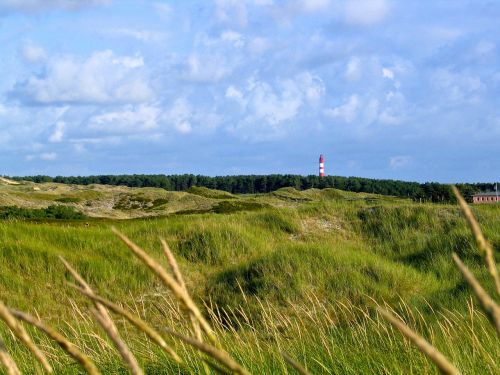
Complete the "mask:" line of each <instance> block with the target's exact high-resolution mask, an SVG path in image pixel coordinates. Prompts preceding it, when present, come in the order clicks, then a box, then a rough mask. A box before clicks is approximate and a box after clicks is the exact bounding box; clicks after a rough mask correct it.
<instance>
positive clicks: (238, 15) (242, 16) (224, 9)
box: [215, 0, 248, 27]
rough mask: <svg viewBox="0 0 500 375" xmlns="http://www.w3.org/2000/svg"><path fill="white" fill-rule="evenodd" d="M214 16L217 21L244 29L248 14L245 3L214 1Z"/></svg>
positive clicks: (239, 1) (237, 0) (232, 0)
mask: <svg viewBox="0 0 500 375" xmlns="http://www.w3.org/2000/svg"><path fill="white" fill-rule="evenodd" d="M215 16H216V19H217V21H219V22H221V23H226V24H233V25H235V26H239V27H245V26H246V25H247V23H248V12H247V5H246V2H245V1H242V0H215Z"/></svg>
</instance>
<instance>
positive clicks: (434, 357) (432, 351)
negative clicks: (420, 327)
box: [377, 307, 460, 375]
mask: <svg viewBox="0 0 500 375" xmlns="http://www.w3.org/2000/svg"><path fill="white" fill-rule="evenodd" d="M377 311H378V312H379V313H380V314H381V315H382V316H383V317H384V318H385V319H386V320H387V321H389V323H391V324H392V325H393V326H394V327H396V328H397V329H398V331H399V332H401V334H403V335H404V336H405V337H406V338H408V340H410V341H411V342H412V343H413V344H414V345H415V346H416V347H417V348H418V349H419V350H420V351H421V352H422V353H424V354H425V355H426V356H427V358H429V359H430V360H431V361H432V362H433V363H434V364H435V365H436V366H437V368H438V369H439V371H441V373H442V374H446V375H459V374H460V371H458V369H457V368H456V367H455V366H454V365H453V364H452V363H451V362H450V361H449V360H448V359H447V358H446V357H445V356H444V355H443V354H442V353H441V352H440V351H439V350H437V349H436V348H435V347H434V346H433V345H431V344H430V343H429V342H428V341H427V340H425V339H424V338H423V337H421V336H419V335H418V334H417V333H415V332H414V331H413V330H412V329H411V328H410V327H408V326H407V325H406V324H405V323H404V322H403V321H401V320H400V319H398V318H396V317H395V316H394V315H393V314H392V313H390V312H389V311H387V310H386V309H383V308H381V307H377Z"/></svg>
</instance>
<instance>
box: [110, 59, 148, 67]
mask: <svg viewBox="0 0 500 375" xmlns="http://www.w3.org/2000/svg"><path fill="white" fill-rule="evenodd" d="M112 62H113V64H115V65H122V66H123V67H125V68H127V69H135V68H140V67H142V66H144V60H143V58H142V57H140V56H139V57H129V56H125V57H120V58H116V59H114V60H112Z"/></svg>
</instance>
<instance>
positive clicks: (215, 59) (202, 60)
mask: <svg viewBox="0 0 500 375" xmlns="http://www.w3.org/2000/svg"><path fill="white" fill-rule="evenodd" d="M232 70H233V67H232V66H231V64H230V63H228V62H227V60H226V58H225V57H224V56H222V55H219V54H212V55H211V54H203V55H200V54H198V53H192V54H191V55H190V56H189V57H188V58H187V64H186V72H185V74H184V78H185V79H187V80H189V81H193V82H205V83H209V82H218V81H220V80H222V79H223V78H225V77H227V76H228V75H229V74H230V73H231V72H232Z"/></svg>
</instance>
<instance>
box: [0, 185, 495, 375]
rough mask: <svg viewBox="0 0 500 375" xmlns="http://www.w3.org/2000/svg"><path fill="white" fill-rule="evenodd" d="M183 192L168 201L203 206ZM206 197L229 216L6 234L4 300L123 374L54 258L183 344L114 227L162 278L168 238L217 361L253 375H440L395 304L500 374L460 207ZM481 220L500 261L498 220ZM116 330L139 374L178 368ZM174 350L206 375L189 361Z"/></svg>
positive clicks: (329, 198) (162, 294) (479, 369)
mask: <svg viewBox="0 0 500 375" xmlns="http://www.w3.org/2000/svg"><path fill="white" fill-rule="evenodd" d="M195 193H196V192H192V194H195ZM198 193H200V192H198ZM201 193H203V198H207V196H208V195H210V194H208V193H207V192H205V191H203V192H201ZM192 194H190V195H185V196H183V197H184V198H179V199H177V198H176V202H181V201H182V200H187V199H188V198H189V197H193V196H198V197H199V195H200V194H195V195H192ZM207 194H208V195H207ZM214 194H215V195H217V194H218V192H215V193H214ZM131 196H133V197H134V199H133V200H134V201H137V199H136V198H137V197H141V195H139V194H134V195H131ZM213 198H214V196H212V197H211V198H210V199H213ZM226 198H228V197H226ZM145 199H146V198H145ZM147 199H149V198H147ZM157 199H159V198H157ZM215 199H217V200H219V201H220V203H218V204H219V205H220V204H221V203H223V205H226V206H227V207H230V208H231V209H228V210H225V211H223V214H222V213H219V214H216V213H214V212H207V213H198V214H189V215H170V216H167V217H162V218H148V219H134V220H127V221H112V220H92V221H88V222H78V221H57V222H56V221H52V222H40V221H37V222H32V221H22V220H17V221H0V299H2V300H3V301H5V303H6V304H8V305H10V306H12V307H15V308H18V309H22V310H26V311H29V312H31V313H35V312H36V313H38V314H39V315H40V316H41V317H42V318H43V319H44V320H45V321H46V322H48V323H51V324H53V325H54V326H56V327H58V328H59V329H61V330H62V331H64V332H65V333H66V334H67V335H68V337H69V338H70V339H72V340H74V341H75V342H76V343H78V345H79V346H80V347H82V348H83V349H84V350H85V351H86V352H87V354H89V355H91V356H92V357H93V358H94V359H95V360H96V362H97V363H98V365H99V366H100V367H101V368H102V369H105V368H107V369H108V371H107V373H126V372H125V371H124V369H123V368H122V370H119V368H121V367H120V366H121V365H120V364H119V358H118V356H117V355H116V353H115V351H114V349H112V348H111V344H109V343H107V341H106V339H98V338H96V335H100V336H102V334H101V332H100V330H99V328H98V327H97V326H96V325H95V324H94V323H92V321H91V317H90V315H89V312H88V307H89V304H88V302H86V301H85V300H84V299H83V298H82V297H80V296H79V295H77V294H76V293H75V292H73V291H72V290H70V289H69V288H68V287H67V286H66V285H65V282H66V281H68V280H71V278H70V276H69V275H68V274H67V273H66V272H65V271H64V268H63V266H62V264H60V262H59V261H58V258H57V257H58V255H63V256H64V257H65V258H66V259H67V260H68V261H69V262H70V263H72V264H73V265H74V266H75V268H76V269H78V270H79V272H80V273H81V274H82V275H83V276H84V277H85V278H86V279H87V280H88V281H89V282H90V284H91V285H93V286H94V287H95V288H96V290H98V291H99V292H100V293H102V294H103V295H105V296H107V297H109V298H110V299H112V300H113V301H118V302H120V303H122V304H124V305H126V306H129V307H130V308H131V309H133V310H135V311H137V312H138V313H139V315H141V316H143V317H145V318H147V319H148V320H149V321H151V322H153V324H154V325H155V326H156V327H162V326H170V327H173V328H175V329H176V330H179V331H181V332H187V330H188V325H187V324H186V323H185V322H184V320H183V319H180V314H181V313H180V312H179V310H178V308H177V305H176V304H175V303H173V302H172V301H171V300H170V297H169V296H168V293H167V292H166V291H165V289H164V288H163V287H162V286H161V285H160V283H159V281H158V280H157V279H155V277H154V275H152V274H151V273H149V272H148V271H147V269H146V268H145V267H144V266H143V265H142V264H140V263H139V262H138V261H137V260H136V259H135V258H133V256H132V255H131V254H130V253H129V252H128V251H127V249H126V247H125V246H124V245H123V244H122V243H121V242H119V240H118V239H117V238H115V237H114V236H113V235H112V234H111V231H110V229H109V228H110V225H115V226H117V227H118V229H119V230H121V231H123V232H124V233H125V234H127V236H129V237H130V238H131V239H133V240H134V241H135V242H137V243H138V244H139V245H140V246H142V247H143V248H144V249H145V250H147V251H148V252H149V253H150V254H151V255H153V256H154V257H155V258H156V259H157V260H159V262H160V263H162V264H166V261H165V259H164V257H163V254H162V252H161V249H160V247H159V242H158V238H159V237H161V238H165V239H166V241H167V242H168V243H169V245H170V246H171V248H172V250H173V251H174V253H175V255H176V257H177V260H178V261H179V264H180V267H181V269H182V271H183V274H184V276H185V278H186V282H187V286H188V289H189V290H190V292H191V294H192V295H193V296H194V298H195V300H196V301H197V302H198V304H199V305H201V306H203V305H205V306H206V308H205V313H206V314H207V316H210V317H211V319H212V322H213V324H214V325H215V328H216V330H217V332H218V336H219V337H220V338H221V341H222V342H223V344H224V347H226V348H228V349H229V351H230V352H231V353H232V354H233V355H234V357H235V358H236V359H237V360H239V361H240V362H241V363H242V364H243V365H245V366H246V367H247V368H248V369H249V370H250V371H251V372H252V373H257V374H260V373H276V374H278V373H284V372H286V371H290V369H288V370H287V367H286V365H285V364H284V362H283V360H282V359H281V357H280V356H279V351H280V350H282V351H286V352H287V353H288V354H289V355H291V356H292V357H294V358H296V359H298V360H299V361H300V362H301V363H304V364H305V365H306V366H307V367H308V368H309V369H310V370H311V371H312V372H315V373H329V372H330V373H352V374H357V373H364V374H380V373H391V374H399V373H436V370H435V368H434V367H433V365H432V364H431V363H429V362H428V360H427V359H425V358H424V357H423V356H422V355H421V354H420V353H418V352H417V351H416V350H415V349H414V348H413V347H412V346H411V345H410V344H409V343H408V342H407V341H405V340H404V339H402V338H401V337H400V336H399V334H398V333H397V332H394V331H393V330H392V328H390V327H389V326H388V325H387V324H386V323H385V322H383V320H382V319H381V318H379V317H378V315H377V314H376V312H375V311H374V306H375V305H376V303H378V304H384V303H387V304H389V305H390V306H393V307H394V309H395V311H397V312H398V313H399V314H400V315H401V316H402V317H404V318H405V319H406V320H407V322H408V323H409V324H410V326H412V327H415V328H416V329H417V331H419V332H421V333H422V334H423V335H424V336H425V337H427V338H428V339H430V340H431V341H432V342H433V343H434V344H435V345H436V346H437V347H438V348H439V349H441V350H442V351H443V352H444V354H446V355H448V356H449V358H450V359H451V360H452V361H453V362H454V363H455V364H456V365H457V366H458V367H459V368H460V369H461V370H462V371H463V372H464V373H495V372H498V371H499V370H500V364H499V363H498V361H496V360H495V359H496V358H499V357H500V344H499V342H498V340H497V339H496V336H495V333H494V331H493V330H492V329H491V328H490V326H489V324H488V322H487V320H486V319H485V317H484V316H483V315H482V314H481V313H480V312H478V309H477V307H476V306H475V304H476V303H475V301H474V300H473V299H471V297H470V295H471V293H470V290H469V289H468V288H467V287H466V285H465V284H464V282H463V280H462V278H461V276H460V274H459V272H458V270H456V268H455V267H454V266H453V264H452V261H451V253H452V252H453V251H455V252H457V253H458V254H459V255H460V256H461V258H462V259H463V260H464V261H465V262H466V263H467V265H468V266H469V267H470V268H471V270H472V271H473V272H474V273H475V274H476V275H478V278H479V279H480V280H481V281H482V282H483V284H485V285H487V286H488V287H489V288H490V289H489V291H490V292H493V289H492V288H491V282H490V281H489V278H488V275H487V272H486V271H485V269H484V266H483V264H482V259H481V257H480V256H478V254H477V250H476V249H475V247H474V245H473V240H472V238H471V236H470V234H469V232H468V229H467V227H466V225H465V222H464V220H463V218H462V216H461V214H460V212H459V210H458V208H457V207H454V206H449V205H431V204H416V203H411V202H409V201H405V200H400V199H393V198H385V197H380V196H373V195H369V194H359V195H358V194H354V193H343V192H339V191H336V190H334V189H325V190H314V189H313V190H311V191H305V192H298V191H296V190H294V189H280V190H279V191H278V192H276V193H272V194H267V195H262V196H247V197H245V196H241V197H236V198H234V197H230V198H229V200H224V198H223V197H217V198H215ZM221 199H222V200H221ZM127 200H128V199H127ZM153 201H154V200H153ZM203 202H204V201H203ZM168 204H169V201H168V200H167V199H165V201H161V202H157V205H167V206H168ZM186 206H187V207H196V204H193V203H192V202H189V203H186ZM255 206H258V207H257V208H255ZM234 207H236V208H238V209H232V208H234ZM475 212H476V214H477V216H478V219H479V221H480V224H481V225H482V227H483V228H484V229H485V234H486V236H487V237H488V238H489V239H490V240H491V242H492V243H493V245H494V247H495V249H496V251H497V252H498V250H499V249H500V230H499V228H500V207H499V206H496V207H487V206H481V207H475ZM492 294H493V293H492ZM70 326H71V328H70ZM118 326H119V328H120V330H121V332H122V335H123V336H124V337H126V338H127V339H128V342H130V343H131V346H132V348H133V350H134V353H136V355H137V356H138V358H139V360H140V362H141V364H142V365H143V366H144V367H145V368H147V369H148V370H147V372H148V373H151V374H157V373H158V374H160V373H165V371H166V369H170V370H172V371H177V370H178V369H177V368H176V365H174V364H173V363H171V362H169V361H168V359H166V358H165V357H164V356H163V354H161V353H160V352H159V351H158V350H157V349H156V348H154V347H153V346H152V344H149V343H148V342H147V340H146V339H145V338H144V337H143V336H142V334H139V333H137V332H136V331H134V330H133V329H131V328H130V327H129V326H128V325H126V324H125V323H124V322H123V321H121V320H118ZM0 336H1V337H2V338H3V339H4V341H6V344H7V347H8V348H9V349H10V350H11V351H12V353H13V355H14V357H15V359H16V360H18V362H20V363H22V366H23V368H24V369H25V370H26V371H32V369H33V367H32V365H31V363H32V361H31V359H30V357H29V355H28V354H27V353H26V352H25V350H24V349H23V348H21V347H20V346H19V345H17V344H16V343H14V342H13V341H12V339H11V336H10V335H9V334H7V333H6V331H5V329H4V327H3V326H1V327H0ZM35 336H36V338H37V340H41V342H43V343H45V344H46V345H47V346H45V344H44V348H47V349H46V350H48V351H49V352H50V353H54V354H57V359H55V357H52V356H51V357H50V358H54V359H53V360H54V361H55V364H56V367H57V366H59V367H58V372H59V373H67V374H70V373H75V372H76V371H77V370H76V369H75V367H67V366H68V365H67V364H68V363H70V362H69V360H66V359H64V358H65V356H64V354H61V352H59V349H56V348H55V347H53V346H52V345H49V343H48V342H47V340H46V339H45V338H43V337H42V336H41V335H40V334H35ZM456 343H460V345H456ZM178 350H179V352H180V353H181V355H182V356H183V357H185V358H186V357H189V358H190V359H189V360H188V363H189V366H190V367H191V369H194V370H195V371H201V367H200V366H201V364H200V362H199V361H198V360H196V358H197V356H196V354H195V353H194V352H193V351H192V350H190V349H186V348H184V347H181V346H180V345H178ZM30 369H31V370H30ZM176 369H177V370H176ZM326 369H328V371H329V372H328V371H327V370H326ZM179 371H180V370H179ZM184 371H185V370H182V371H180V373H184Z"/></svg>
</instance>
